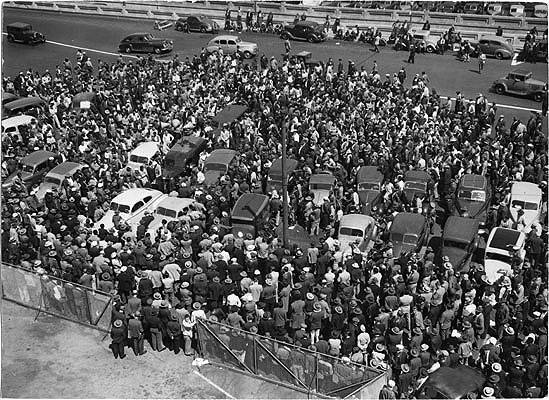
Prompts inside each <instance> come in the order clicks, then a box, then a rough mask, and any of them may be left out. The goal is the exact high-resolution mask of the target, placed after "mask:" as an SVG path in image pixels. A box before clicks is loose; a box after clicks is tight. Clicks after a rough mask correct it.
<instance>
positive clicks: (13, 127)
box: [1, 115, 37, 140]
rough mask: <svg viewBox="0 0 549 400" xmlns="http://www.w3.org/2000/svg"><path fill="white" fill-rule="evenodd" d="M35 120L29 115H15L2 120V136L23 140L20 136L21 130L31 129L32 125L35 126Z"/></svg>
mask: <svg viewBox="0 0 549 400" xmlns="http://www.w3.org/2000/svg"><path fill="white" fill-rule="evenodd" d="M36 123H37V121H36V118H34V117H32V116H30V115H17V116H15V117H10V118H6V119H3V120H2V124H1V125H2V135H9V136H12V137H13V136H16V137H18V138H19V140H23V136H22V134H21V132H22V130H23V129H27V130H29V129H31V127H32V125H34V124H36Z"/></svg>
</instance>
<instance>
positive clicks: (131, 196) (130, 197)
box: [112, 188, 162, 204]
mask: <svg viewBox="0 0 549 400" xmlns="http://www.w3.org/2000/svg"><path fill="white" fill-rule="evenodd" d="M160 194H162V192H160V191H158V190H155V189H147V188H131V189H127V190H125V191H123V192H122V193H120V194H119V195H118V196H116V197H115V198H114V199H112V201H114V202H116V203H118V204H135V203H137V202H138V201H140V200H141V198H142V197H145V196H147V195H151V196H157V195H160Z"/></svg>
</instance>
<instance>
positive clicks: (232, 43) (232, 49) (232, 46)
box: [227, 39, 236, 53]
mask: <svg viewBox="0 0 549 400" xmlns="http://www.w3.org/2000/svg"><path fill="white" fill-rule="evenodd" d="M227 52H229V53H236V40H234V39H228V40H227Z"/></svg>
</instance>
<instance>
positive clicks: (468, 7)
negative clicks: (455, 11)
mask: <svg viewBox="0 0 549 400" xmlns="http://www.w3.org/2000/svg"><path fill="white" fill-rule="evenodd" d="M459 12H460V13H463V14H484V3H481V2H478V1H471V2H466V3H463V5H462V6H461V7H460V9H459Z"/></svg>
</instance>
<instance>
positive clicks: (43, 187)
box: [36, 182, 58, 200]
mask: <svg viewBox="0 0 549 400" xmlns="http://www.w3.org/2000/svg"><path fill="white" fill-rule="evenodd" d="M57 187H58V186H57V185H56V184H54V183H49V182H42V184H41V185H40V187H39V188H38V192H36V198H37V199H38V200H42V199H43V198H44V197H45V196H46V192H47V191H48V190H51V189H54V188H57Z"/></svg>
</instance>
